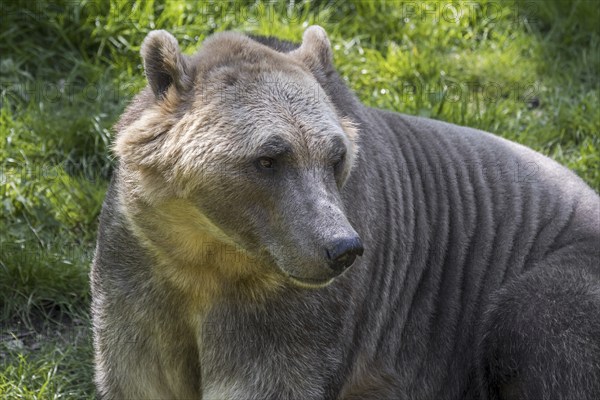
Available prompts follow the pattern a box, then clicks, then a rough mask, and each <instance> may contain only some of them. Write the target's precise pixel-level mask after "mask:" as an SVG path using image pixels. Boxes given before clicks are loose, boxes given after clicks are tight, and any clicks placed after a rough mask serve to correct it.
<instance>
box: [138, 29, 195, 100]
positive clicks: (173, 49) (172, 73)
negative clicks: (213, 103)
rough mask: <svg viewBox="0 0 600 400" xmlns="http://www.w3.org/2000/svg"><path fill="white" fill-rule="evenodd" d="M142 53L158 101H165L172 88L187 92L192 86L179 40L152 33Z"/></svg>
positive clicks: (161, 33)
mask: <svg viewBox="0 0 600 400" xmlns="http://www.w3.org/2000/svg"><path fill="white" fill-rule="evenodd" d="M140 53H141V55H142V59H143V60H144V70H145V71H146V79H148V83H149V84H150V87H151V88H152V92H153V93H154V96H155V97H156V98H157V99H163V98H164V95H165V93H166V92H167V90H168V89H169V88H170V87H171V86H174V87H175V88H176V89H177V90H178V91H185V90H186V89H187V88H189V87H190V86H191V81H192V78H191V74H190V71H189V66H188V64H187V60H186V58H185V56H184V55H183V54H181V51H180V50H179V43H177V39H175V38H174V37H173V35H171V34H170V33H169V32H167V31H165V30H157V31H151V32H150V33H149V34H148V36H146V38H145V39H144V42H143V43H142V49H141V51H140Z"/></svg>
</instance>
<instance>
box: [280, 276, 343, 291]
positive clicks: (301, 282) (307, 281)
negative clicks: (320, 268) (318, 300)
mask: <svg viewBox="0 0 600 400" xmlns="http://www.w3.org/2000/svg"><path fill="white" fill-rule="evenodd" d="M288 278H289V279H290V280H291V281H292V283H294V284H295V285H296V286H300V287H304V288H308V289H319V288H323V287H325V286H328V285H329V284H330V283H331V282H333V278H327V279H311V278H300V277H297V276H293V275H288Z"/></svg>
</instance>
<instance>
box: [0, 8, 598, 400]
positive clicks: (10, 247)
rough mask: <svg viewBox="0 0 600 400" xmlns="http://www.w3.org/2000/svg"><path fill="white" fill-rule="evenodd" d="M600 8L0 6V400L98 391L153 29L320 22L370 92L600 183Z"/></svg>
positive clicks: (201, 34)
mask: <svg viewBox="0 0 600 400" xmlns="http://www.w3.org/2000/svg"><path fill="white" fill-rule="evenodd" d="M452 4H453V5H454V6H453V7H454V8H452ZM477 5H479V7H476V6H477ZM598 20H600V14H599V9H598V7H597V4H596V2H595V1H573V2H561V1H547V2H524V1H523V2H516V3H514V2H505V3H502V2H501V3H498V2H487V1H482V2H479V3H473V2H458V3H450V2H440V3H433V2H427V3H415V2H405V3H399V2H393V1H387V2H375V1H356V0H355V1H326V0H323V1H313V2H307V1H299V2H296V3H295V4H292V5H290V4H288V3H276V4H273V3H260V2H254V1H245V2H235V3H234V2H218V1H213V2H190V3H188V4H186V3H184V2H181V1H177V0H175V1H169V2H166V3H162V2H157V1H136V2H130V1H124V0H123V1H121V0H119V1H116V0H93V1H85V0H83V1H81V2H79V3H76V2H74V1H70V0H61V1H57V2H49V1H45V0H38V1H36V2H29V1H24V0H23V1H3V3H2V5H1V8H0V54H2V57H1V58H0V74H1V79H0V143H1V146H0V193H1V203H0V317H1V318H2V319H1V321H2V324H1V325H0V340H1V342H0V363H1V370H0V398H9V399H13V398H15V399H55V398H56V399H58V398H69V399H70V398H91V397H92V396H93V385H92V384H91V375H92V372H91V371H92V361H91V344H90V336H89V315H88V307H89V297H90V296H89V286H88V278H87V274H88V271H89V264H90V261H91V256H92V254H93V246H94V240H95V233H96V228H97V216H98V213H99V210H100V206H101V202H102V198H103V196H104V192H105V190H106V185H107V179H108V177H109V176H110V172H111V168H112V165H113V163H112V156H111V154H110V152H109V151H108V148H109V144H110V141H111V136H112V134H111V126H112V125H113V123H114V122H115V120H116V118H117V117H118V115H119V113H120V112H121V111H122V109H123V108H124V106H125V105H126V104H127V101H128V100H129V99H130V98H131V97H132V96H133V94H135V93H136V91H137V90H139V89H140V88H141V87H143V85H144V79H143V71H142V68H141V62H140V59H139V56H138V54H139V47H140V44H141V42H142V40H143V38H144V36H145V35H146V34H147V33H148V32H149V31H150V30H151V29H158V28H164V29H168V30H170V31H171V32H172V33H173V34H174V35H175V36H176V37H178V39H179V41H180V44H181V46H182V48H183V49H184V51H185V52H187V53H191V52H193V51H194V49H195V48H197V46H198V44H199V42H201V41H202V40H203V39H204V38H206V37H207V36H208V35H210V34H211V33H213V32H215V31H221V30H227V29H236V30H242V31H246V32H251V33H256V34H265V35H276V36H279V37H282V38H285V39H291V40H295V41H298V40H299V39H300V38H301V35H302V32H303V30H304V29H305V27H306V26H308V25H309V24H315V23H316V24H320V25H322V26H323V27H325V29H326V30H327V31H328V32H329V34H330V39H331V41H332V44H333V46H334V52H335V61H336V64H337V66H338V68H339V70H340V71H341V73H342V75H343V76H344V78H346V79H347V81H348V82H349V84H350V86H351V87H352V88H353V89H354V90H355V91H356V92H357V94H358V95H359V97H360V98H361V99H362V100H363V101H364V102H365V103H366V104H368V105H371V106H377V107H383V108H387V109H392V110H396V111H400V112H404V113H408V114H416V115H422V116H427V117H431V118H436V119H441V120H446V121H450V122H454V123H458V124H462V125H469V126H473V127H476V128H481V129H484V130H489V131H492V132H495V133H497V134H499V135H502V136H504V137H506V138H509V139H511V140H515V141H518V142H520V143H523V144H525V145H527V146H530V147H532V148H534V149H536V150H538V151H541V152H542V153H544V154H547V155H549V156H551V157H553V158H554V159H556V160H557V161H559V162H561V163H562V164H564V165H566V166H567V167H569V168H571V169H572V170H574V171H575V172H576V173H577V174H579V175H580V176H581V177H582V178H583V179H584V180H586V181H587V182H588V183H589V184H590V185H591V186H592V187H593V188H594V189H595V190H597V191H598V190H600V136H599V134H598V132H600V129H599V128H600V104H599V98H598V97H599V82H600V81H599V80H598V76H599V75H600V54H599V48H600V30H599V27H598V23H597V21H598Z"/></svg>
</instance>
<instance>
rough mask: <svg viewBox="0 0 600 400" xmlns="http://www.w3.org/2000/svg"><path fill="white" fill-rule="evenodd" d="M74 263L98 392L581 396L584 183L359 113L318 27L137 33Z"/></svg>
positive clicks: (588, 336) (454, 137)
mask: <svg viewBox="0 0 600 400" xmlns="http://www.w3.org/2000/svg"><path fill="white" fill-rule="evenodd" d="M141 56H142V59H143V65H144V69H145V74H146V78H147V81H148V85H147V87H146V88H145V89H144V90H142V91H141V92H140V93H139V94H138V95H137V96H136V97H135V98H134V99H133V100H132V102H131V104H130V105H129V106H128V107H127V108H126V110H125V111H124V113H123V115H122V116H121V118H120V120H119V121H118V123H117V124H116V126H115V131H116V138H115V140H114V146H113V150H114V153H115V155H116V158H117V166H116V168H115V172H114V174H113V177H112V180H111V183H110V185H109V189H108V191H107V194H106V199H105V202H104V204H103V208H102V211H101V216H100V225H99V231H98V238H97V247H96V251H95V255H94V260H93V265H92V269H91V273H90V279H91V293H92V308H91V310H92V320H93V335H94V354H95V360H94V365H95V384H96V387H97V393H98V397H99V398H100V399H106V400H109V399H203V400H234V399H235V400H269V399H272V400H286V399H290V400H293V399H297V400H315V399H327V400H329V399H331V400H334V399H339V400H358V399H361V400H365V399H366V400H369V399H371V400H386V399H387V400H399V399H411V400H412V399H440V400H442V399H489V400H496V399H498V400H499V399H529V400H533V399H535V400H538V399H565V400H566V399H577V400H585V399H588V400H592V399H598V398H600V361H599V360H600V250H599V248H600V246H599V243H600V197H599V196H598V194H597V193H596V192H595V191H594V190H593V189H592V188H590V187H589V186H587V185H586V184H585V183H584V182H583V181H582V180H581V179H580V178H579V177H577V176H576V175H575V174H574V173H572V172H571V171H569V170H568V169H566V168H564V167H562V166H560V165H559V164H557V163H556V162H554V161H552V160H550V159H549V158H546V157H545V156H543V155H541V154H539V153H536V152H534V151H533V150H531V149H528V148H526V147H524V146H521V145H519V144H516V143H513V142H510V141H508V140H505V139H502V138H500V137H498V136H495V135H493V134H491V133H487V132H483V131H479V130H476V129H472V128H468V127H460V126H457V125H453V124H449V123H445V122H441V121H435V120H432V119H426V118H420V117H414V116H408V115H403V114H399V113H395V112H391V111H385V110H379V109H374V108H368V107H366V106H364V105H362V103H361V102H360V101H359V100H358V98H357V97H356V95H355V94H353V93H352V91H351V90H350V89H349V88H348V87H347V86H346V84H345V83H344V81H343V79H342V78H341V77H340V75H339V74H338V73H337V72H336V69H335V67H334V63H333V52H332V49H331V44H330V42H329V39H328V36H327V34H326V32H325V31H324V30H323V29H322V28H321V27H318V26H311V27H308V28H307V29H306V30H305V32H304V35H303V38H302V42H301V44H299V45H297V44H294V43H290V42H286V41H281V40H278V39H276V38H270V37H259V36H249V35H245V34H242V33H237V32H221V33H216V34H214V35H212V36H211V37H209V38H207V39H206V40H205V41H204V42H203V44H202V47H201V49H200V50H199V51H198V52H197V53H196V54H194V55H184V54H182V53H181V51H180V49H179V45H178V42H177V40H176V39H175V38H174V37H173V36H172V35H171V34H169V33H168V32H166V31H162V30H158V31H152V32H150V33H149V34H148V36H147V37H146V39H145V40H144V41H143V43H142V46H141Z"/></svg>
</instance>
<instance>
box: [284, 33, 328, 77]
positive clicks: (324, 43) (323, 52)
mask: <svg viewBox="0 0 600 400" xmlns="http://www.w3.org/2000/svg"><path fill="white" fill-rule="evenodd" d="M290 55H291V56H292V57H294V58H296V59H299V60H300V61H301V62H303V63H304V64H305V65H306V66H307V67H308V68H309V69H310V70H311V71H312V72H313V73H319V72H325V73H327V72H329V71H331V70H333V51H332V50H331V44H330V43H329V38H328V37H327V32H325V29H323V28H321V27H320V26H318V25H312V26H309V27H308V28H306V30H305V31H304V35H303V36H302V44H301V45H300V47H298V48H297V49H296V50H294V51H292V52H290Z"/></svg>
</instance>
